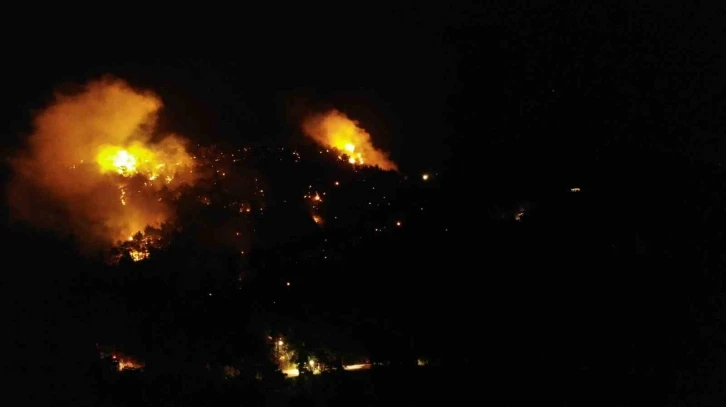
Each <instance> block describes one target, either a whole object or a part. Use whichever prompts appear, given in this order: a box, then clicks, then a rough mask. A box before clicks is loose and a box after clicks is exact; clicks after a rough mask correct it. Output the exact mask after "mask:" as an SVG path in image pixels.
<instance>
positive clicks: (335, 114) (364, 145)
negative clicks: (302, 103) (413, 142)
mask: <svg viewBox="0 0 726 407" xmlns="http://www.w3.org/2000/svg"><path fill="white" fill-rule="evenodd" d="M302 127H303V132H305V134H306V135H307V136H308V137H310V138H312V139H313V140H315V141H316V142H317V143H318V144H320V145H321V146H323V147H325V148H330V149H334V150H337V151H338V154H339V158H341V159H343V157H344V155H345V156H347V157H348V158H347V159H348V162H349V163H351V164H357V165H370V166H373V167H380V168H381V169H383V170H393V171H397V170H398V167H397V166H396V164H395V163H394V162H393V161H391V160H390V159H389V158H388V155H387V154H386V153H384V152H383V151H381V150H378V149H376V148H375V147H374V146H373V143H372V141H371V135H370V134H368V132H366V131H365V130H364V129H363V128H361V127H360V126H359V125H358V123H357V122H356V121H354V120H351V119H349V118H348V117H347V116H346V115H345V114H343V113H342V112H339V111H337V110H331V111H329V112H327V113H324V114H315V115H311V116H309V117H308V118H306V119H305V120H304V121H303V125H302Z"/></svg>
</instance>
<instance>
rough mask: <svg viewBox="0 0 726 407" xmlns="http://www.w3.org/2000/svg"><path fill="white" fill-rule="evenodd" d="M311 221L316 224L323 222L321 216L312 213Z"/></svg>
mask: <svg viewBox="0 0 726 407" xmlns="http://www.w3.org/2000/svg"><path fill="white" fill-rule="evenodd" d="M313 222H315V223H317V224H318V225H320V224H322V223H323V218H321V217H320V216H318V215H313Z"/></svg>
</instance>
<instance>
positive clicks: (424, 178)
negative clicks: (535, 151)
mask: <svg viewBox="0 0 726 407" xmlns="http://www.w3.org/2000/svg"><path fill="white" fill-rule="evenodd" d="M421 179H423V180H424V181H428V180H429V174H424V175H422V176H421Z"/></svg>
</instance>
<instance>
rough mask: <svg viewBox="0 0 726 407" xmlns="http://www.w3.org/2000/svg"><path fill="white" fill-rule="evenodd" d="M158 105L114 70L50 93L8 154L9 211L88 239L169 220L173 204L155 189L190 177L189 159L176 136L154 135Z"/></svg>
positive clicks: (111, 238) (103, 240)
mask: <svg viewBox="0 0 726 407" xmlns="http://www.w3.org/2000/svg"><path fill="white" fill-rule="evenodd" d="M161 107H162V103H161V100H160V99H159V98H158V97H157V96H156V95H154V94H152V93H150V92H147V91H138V90H135V89H133V88H131V87H130V86H129V85H128V84H126V83H125V82H123V81H121V80H117V79H112V78H103V79H100V80H96V81H92V82H89V83H87V84H85V85H84V86H83V87H82V88H81V90H80V92H76V93H73V94H56V97H55V100H54V102H53V103H52V104H50V105H49V106H47V107H46V108H45V109H43V110H41V111H40V112H39V113H38V114H37V115H36V117H35V119H34V131H33V133H32V134H31V135H30V137H29V139H28V148H27V149H26V150H25V151H22V152H19V153H18V154H17V155H16V156H15V157H14V158H13V159H12V165H13V169H14V178H13V180H12V181H11V185H10V188H9V194H8V195H9V196H8V199H9V202H10V204H11V207H12V209H13V214H14V215H16V216H17V217H21V218H25V219H27V220H30V221H33V222H35V223H36V224H37V225H38V226H41V227H52V228H55V229H56V230H59V231H63V232H67V231H69V230H70V231H72V232H73V233H74V234H75V235H76V236H78V237H79V238H81V240H82V241H83V242H84V243H87V244H88V245H90V246H96V245H98V244H99V243H100V244H101V245H102V246H108V245H109V244H114V243H116V242H117V241H119V240H124V239H125V238H127V237H128V236H129V235H132V234H134V233H136V232H138V231H141V230H143V229H144V228H145V227H146V226H147V225H151V226H157V225H159V224H161V223H162V222H165V221H167V220H168V219H169V216H170V214H171V210H170V209H171V208H170V207H169V206H168V205H169V204H168V203H167V202H166V201H165V200H163V199H161V198H160V197H159V196H158V194H159V192H160V191H161V190H162V188H164V187H166V188H169V189H175V188H177V187H178V186H180V185H182V184H185V183H190V182H192V181H193V180H194V178H193V177H194V172H193V167H194V165H193V159H192V158H191V157H190V156H189V155H188V154H187V152H186V149H185V144H186V143H185V141H184V140H183V139H182V138H179V137H177V136H174V135H167V136H165V137H163V138H161V140H160V141H156V142H153V141H152V136H153V135H154V134H153V130H154V124H155V121H156V117H157V114H158V112H159V110H160V109H161ZM39 196H42V197H43V199H37V197H39Z"/></svg>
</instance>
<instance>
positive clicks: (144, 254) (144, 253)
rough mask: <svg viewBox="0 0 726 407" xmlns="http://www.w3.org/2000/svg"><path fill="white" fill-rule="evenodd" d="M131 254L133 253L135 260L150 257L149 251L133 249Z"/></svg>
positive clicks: (132, 256) (132, 257)
mask: <svg viewBox="0 0 726 407" xmlns="http://www.w3.org/2000/svg"><path fill="white" fill-rule="evenodd" d="M129 255H131V259H133V261H141V260H144V259H147V258H149V252H148V251H139V250H131V251H130V252H129Z"/></svg>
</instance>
